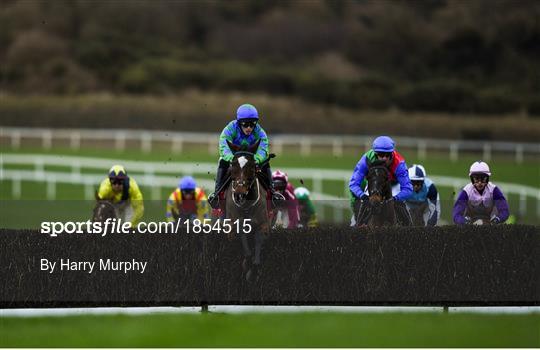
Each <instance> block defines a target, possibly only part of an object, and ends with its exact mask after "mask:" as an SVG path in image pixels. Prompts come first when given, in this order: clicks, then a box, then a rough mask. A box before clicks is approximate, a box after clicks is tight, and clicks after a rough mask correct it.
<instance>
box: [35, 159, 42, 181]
mask: <svg viewBox="0 0 540 350" xmlns="http://www.w3.org/2000/svg"><path fill="white" fill-rule="evenodd" d="M34 173H35V174H36V175H35V177H36V179H43V178H44V177H45V174H44V165H43V160H42V159H40V158H36V159H34Z"/></svg>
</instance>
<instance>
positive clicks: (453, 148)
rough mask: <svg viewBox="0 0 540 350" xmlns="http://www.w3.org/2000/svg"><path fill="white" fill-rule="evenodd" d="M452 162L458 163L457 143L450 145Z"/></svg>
mask: <svg viewBox="0 0 540 350" xmlns="http://www.w3.org/2000/svg"><path fill="white" fill-rule="evenodd" d="M450 160H451V161H452V162H457V161H458V144H457V143H455V142H452V143H451V144H450Z"/></svg>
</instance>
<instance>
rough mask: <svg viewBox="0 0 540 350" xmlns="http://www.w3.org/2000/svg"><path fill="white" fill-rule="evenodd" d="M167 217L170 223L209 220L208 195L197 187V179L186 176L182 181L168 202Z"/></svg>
mask: <svg viewBox="0 0 540 350" xmlns="http://www.w3.org/2000/svg"><path fill="white" fill-rule="evenodd" d="M165 216H166V218H167V221H168V222H174V221H176V220H178V219H180V220H182V219H189V220H193V219H199V220H201V221H203V220H204V219H208V218H209V210H208V206H207V203H206V194H205V193H204V190H203V189H202V188H200V187H197V183H196V182H195V179H193V178H192V177H191V176H184V177H183V178H182V179H180V182H179V183H178V187H177V188H176V189H175V190H174V191H173V192H172V193H171V195H170V196H169V199H168V200H167V213H166V214H165Z"/></svg>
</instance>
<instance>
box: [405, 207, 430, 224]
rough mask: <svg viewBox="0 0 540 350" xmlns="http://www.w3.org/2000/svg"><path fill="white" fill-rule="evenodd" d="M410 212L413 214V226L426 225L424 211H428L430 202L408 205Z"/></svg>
mask: <svg viewBox="0 0 540 350" xmlns="http://www.w3.org/2000/svg"><path fill="white" fill-rule="evenodd" d="M407 207H408V209H409V213H410V214H411V219H412V225H413V226H426V222H425V220H424V212H425V211H426V209H427V207H428V204H427V203H421V204H418V205H408V206H407Z"/></svg>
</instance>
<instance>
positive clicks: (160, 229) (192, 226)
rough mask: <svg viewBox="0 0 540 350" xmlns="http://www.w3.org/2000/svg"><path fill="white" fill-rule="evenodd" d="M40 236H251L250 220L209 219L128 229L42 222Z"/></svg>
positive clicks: (117, 223) (110, 222)
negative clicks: (213, 234) (244, 234)
mask: <svg viewBox="0 0 540 350" xmlns="http://www.w3.org/2000/svg"><path fill="white" fill-rule="evenodd" d="M40 232H41V233H42V234H47V235H49V236H50V237H58V235H59V234H66V233H67V234H74V233H77V234H94V235H100V236H101V237H105V236H106V235H107V234H109V233H118V234H130V233H142V234H145V233H150V234H161V233H164V234H167V233H188V234H189V233H194V234H210V233H217V234H221V233H224V234H231V233H238V234H240V233H246V234H247V233H251V232H252V226H251V219H236V220H231V219H223V220H216V221H215V222H212V220H211V219H204V220H199V219H194V220H177V221H176V222H153V221H152V222H140V223H138V224H137V225H136V226H135V227H132V225H131V223H130V222H126V221H123V220H122V219H111V218H109V219H107V220H105V221H104V222H92V221H90V220H87V221H80V222H73V221H68V222H60V221H45V222H42V223H41V230H40Z"/></svg>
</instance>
